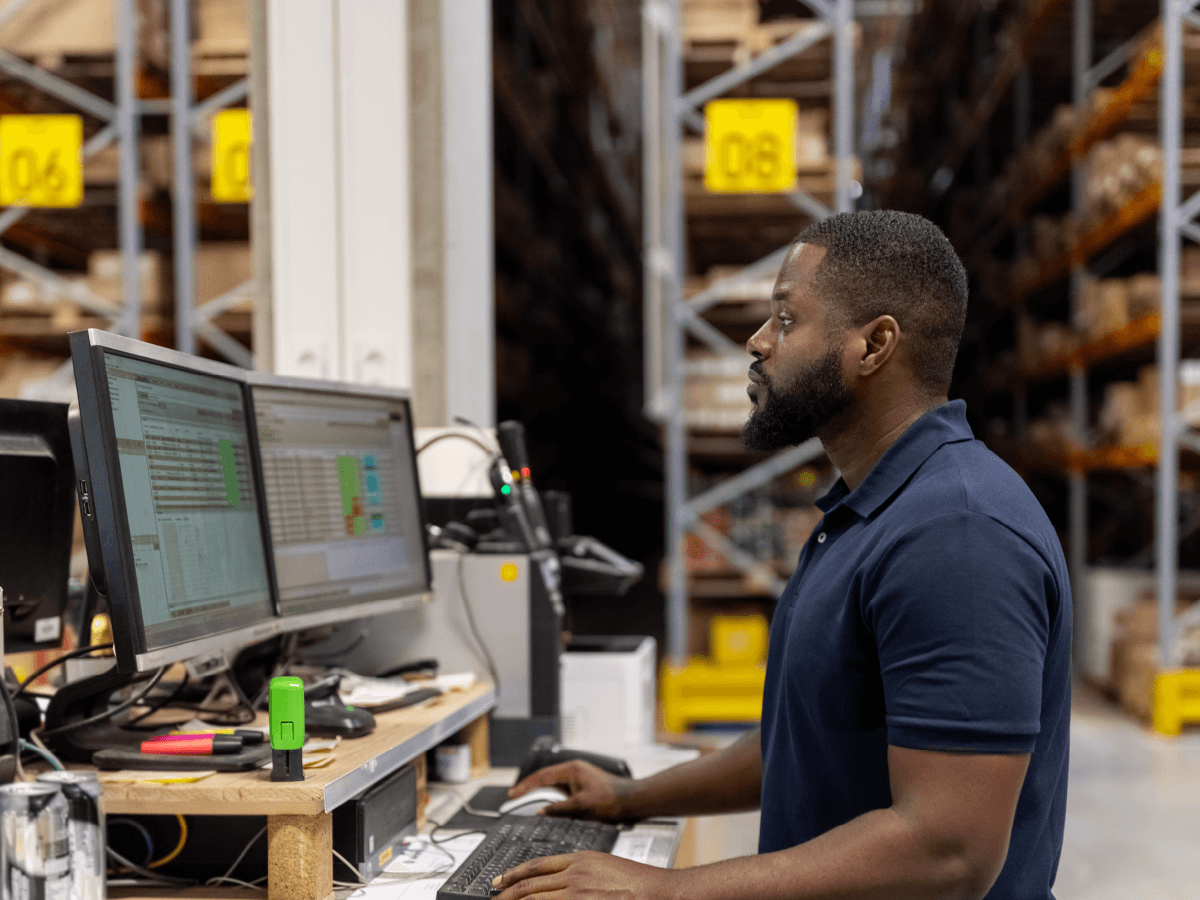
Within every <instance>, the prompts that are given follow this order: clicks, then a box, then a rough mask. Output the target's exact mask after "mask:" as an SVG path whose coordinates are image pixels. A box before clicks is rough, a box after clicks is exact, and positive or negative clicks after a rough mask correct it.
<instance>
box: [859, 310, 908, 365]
mask: <svg viewBox="0 0 1200 900" xmlns="http://www.w3.org/2000/svg"><path fill="white" fill-rule="evenodd" d="M862 334H863V339H864V342H865V344H866V349H865V352H864V353H863V356H862V359H861V360H860V361H859V364H858V373H859V375H864V376H865V375H873V374H875V373H876V372H878V371H879V370H880V369H881V368H883V366H884V364H885V363H886V362H887V361H888V360H889V359H891V357H892V354H893V353H895V352H896V347H897V345H898V344H899V343H900V323H899V322H897V321H896V319H895V318H894V317H893V316H879V317H878V318H876V319H873V320H871V321H870V322H868V323H867V324H866V325H864V326H863V329H862Z"/></svg>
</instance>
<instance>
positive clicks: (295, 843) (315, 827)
mask: <svg viewBox="0 0 1200 900" xmlns="http://www.w3.org/2000/svg"><path fill="white" fill-rule="evenodd" d="M331 893H333V814H332V813H322V814H321V815H319V816H267V898H268V900H325V898H326V897H328V896H329V895H330V894H331Z"/></svg>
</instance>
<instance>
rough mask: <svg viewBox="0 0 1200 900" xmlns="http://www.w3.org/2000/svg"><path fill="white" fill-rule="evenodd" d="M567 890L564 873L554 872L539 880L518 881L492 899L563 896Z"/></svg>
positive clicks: (516, 899)
mask: <svg viewBox="0 0 1200 900" xmlns="http://www.w3.org/2000/svg"><path fill="white" fill-rule="evenodd" d="M566 889H567V883H566V881H565V880H564V878H563V875H562V873H561V872H553V873H551V874H550V875H542V876H539V877H538V878H526V879H524V880H523V881H518V882H516V883H515V884H512V885H510V886H509V887H507V888H505V889H504V890H503V891H501V892H500V893H499V894H497V895H496V896H495V897H494V898H492V900H522V898H524V897H531V896H533V895H534V894H538V895H548V894H549V895H554V894H557V895H559V896H561V895H562V894H563V892H565V891H566Z"/></svg>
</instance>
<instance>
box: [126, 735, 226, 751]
mask: <svg viewBox="0 0 1200 900" xmlns="http://www.w3.org/2000/svg"><path fill="white" fill-rule="evenodd" d="M168 737H170V738H171V740H155V741H143V742H142V752H143V753H153V754H156V755H159V756H211V755H213V754H217V753H238V752H240V751H241V749H242V739H241V738H240V737H237V736H235V735H232V734H204V735H200V736H199V737H187V736H185V735H168Z"/></svg>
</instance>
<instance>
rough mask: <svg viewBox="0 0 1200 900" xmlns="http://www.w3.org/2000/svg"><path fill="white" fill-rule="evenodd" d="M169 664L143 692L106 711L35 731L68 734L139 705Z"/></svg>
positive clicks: (42, 735)
mask: <svg viewBox="0 0 1200 900" xmlns="http://www.w3.org/2000/svg"><path fill="white" fill-rule="evenodd" d="M167 668H168V667H167V666H163V667H162V668H161V669H159V670H158V671H157V672H155V673H154V677H153V678H151V679H150V683H149V684H148V685H146V687H145V689H143V690H142V692H141V693H139V694H135V695H134V696H132V697H130V698H129V699H128V700H126V701H124V702H123V703H119V704H117V705H116V706H114V707H113V708H112V709H106V710H105V711H104V712H101V713H96V715H94V716H88V718H86V719H80V720H79V721H78V722H68V723H67V724H66V725H59V726H58V727H57V728H51V729H50V730H49V731H44V730H43V729H41V728H36V729H34V731H40V732H41V734H40V735H39V737H42V738H45V737H48V736H50V735H52V734H66V733H67V732H68V731H78V730H79V729H80V728H86V727H87V726H88V725H95V724H96V723H97V722H104V721H106V720H108V719H111V718H112V717H113V716H115V715H116V714H117V713H119V712H124V711H125V710H127V709H129V708H130V707H131V706H137V705H138V704H139V703H141V702H142V700H143V699H145V697H146V695H147V694H149V693H150V692H151V691H152V690H154V686H155V685H156V684H158V682H159V681H161V680H162V677H163V675H165V674H166V673H167Z"/></svg>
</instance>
